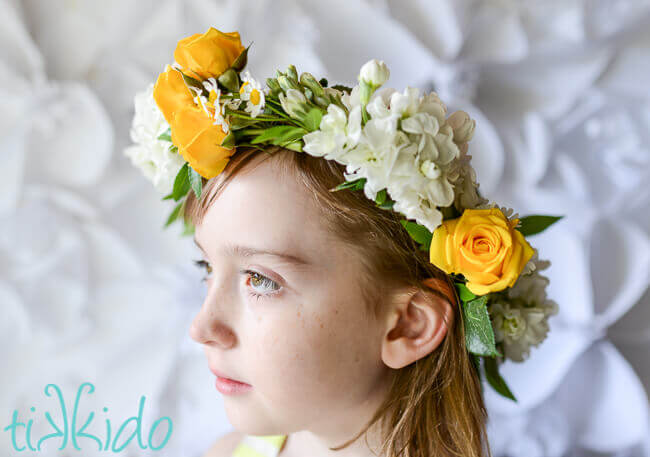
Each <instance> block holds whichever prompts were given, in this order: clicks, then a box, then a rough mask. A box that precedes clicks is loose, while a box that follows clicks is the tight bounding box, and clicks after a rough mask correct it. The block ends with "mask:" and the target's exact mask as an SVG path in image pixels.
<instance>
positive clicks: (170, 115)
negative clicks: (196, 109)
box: [153, 66, 195, 125]
mask: <svg viewBox="0 0 650 457" xmlns="http://www.w3.org/2000/svg"><path fill="white" fill-rule="evenodd" d="M153 98H154V100H156V105H158V108H160V111H162V114H163V116H164V117H165V120H166V121H167V123H168V124H169V125H172V124H173V123H174V116H175V114H176V113H177V112H178V111H179V110H180V109H181V108H186V107H188V106H193V105H195V103H194V96H193V95H192V92H191V91H190V90H189V89H188V88H187V86H186V85H185V81H183V77H182V76H181V74H180V72H179V71H177V70H174V69H173V68H172V67H170V66H168V67H167V70H166V71H164V72H163V73H161V74H160V75H159V76H158V79H157V80H156V84H154V86H153Z"/></svg>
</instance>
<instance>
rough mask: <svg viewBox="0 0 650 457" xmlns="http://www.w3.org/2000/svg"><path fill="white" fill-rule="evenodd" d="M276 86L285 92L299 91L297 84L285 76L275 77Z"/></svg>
mask: <svg viewBox="0 0 650 457" xmlns="http://www.w3.org/2000/svg"><path fill="white" fill-rule="evenodd" d="M277 80H278V84H280V87H281V88H282V90H283V91H285V92H287V91H288V90H289V89H300V86H299V85H298V83H297V82H294V81H293V80H292V79H291V78H288V77H287V76H285V75H280V76H278V77H277Z"/></svg>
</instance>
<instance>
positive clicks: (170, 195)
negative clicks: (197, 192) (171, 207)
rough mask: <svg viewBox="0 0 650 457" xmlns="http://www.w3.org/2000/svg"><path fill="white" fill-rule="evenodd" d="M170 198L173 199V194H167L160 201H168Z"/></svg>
mask: <svg viewBox="0 0 650 457" xmlns="http://www.w3.org/2000/svg"><path fill="white" fill-rule="evenodd" d="M171 198H174V193H173V192H170V193H168V194H167V195H165V196H164V197H163V198H162V199H163V200H169V199H171Z"/></svg>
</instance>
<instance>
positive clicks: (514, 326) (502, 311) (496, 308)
mask: <svg viewBox="0 0 650 457" xmlns="http://www.w3.org/2000/svg"><path fill="white" fill-rule="evenodd" d="M533 259H534V260H533ZM531 262H533V263H534V266H533V267H528V268H527V269H526V270H527V271H526V274H523V273H522V274H521V275H520V276H519V278H518V279H517V282H515V284H514V285H513V286H512V287H510V288H508V289H506V290H505V291H503V292H502V293H499V294H493V295H491V297H490V300H491V301H492V303H491V304H490V305H489V306H490V315H491V317H492V326H493V328H494V337H495V340H496V342H497V343H503V348H504V352H505V356H506V357H507V358H509V359H511V360H513V361H515V362H523V361H524V360H525V359H526V358H528V356H529V354H530V348H531V347H534V346H538V345H539V344H540V343H541V342H542V341H544V340H545V339H546V336H547V334H548V331H549V325H548V319H549V317H550V316H553V315H555V314H557V313H558V305H557V303H556V302H554V301H553V300H549V299H548V298H547V296H546V287H547V286H548V284H549V279H548V278H547V277H546V276H543V275H541V274H540V273H539V271H540V270H543V269H545V268H548V266H549V265H550V262H548V261H542V260H539V259H538V258H537V250H535V254H534V255H533V258H531ZM531 268H532V269H531Z"/></svg>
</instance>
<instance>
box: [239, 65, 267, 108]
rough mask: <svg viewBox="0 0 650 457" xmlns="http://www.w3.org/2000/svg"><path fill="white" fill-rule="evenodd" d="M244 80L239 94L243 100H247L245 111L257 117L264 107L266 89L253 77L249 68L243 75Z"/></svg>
mask: <svg viewBox="0 0 650 457" xmlns="http://www.w3.org/2000/svg"><path fill="white" fill-rule="evenodd" d="M242 79H243V80H244V82H243V83H242V85H241V88H240V89H239V94H240V97H241V99H242V100H244V101H246V102H247V103H246V108H244V111H246V112H247V113H250V114H251V117H253V118H254V117H257V116H258V115H259V114H260V112H261V111H262V110H263V109H264V102H265V91H264V90H263V89H262V85H261V84H260V83H259V82H258V81H256V80H255V79H253V77H251V75H250V73H249V71H248V70H246V71H245V72H244V74H243V75H242Z"/></svg>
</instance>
